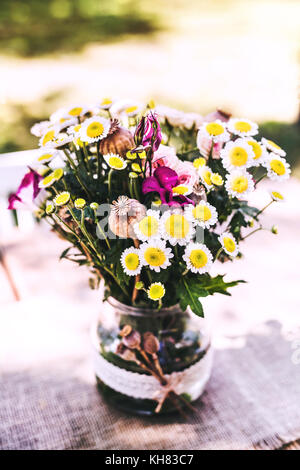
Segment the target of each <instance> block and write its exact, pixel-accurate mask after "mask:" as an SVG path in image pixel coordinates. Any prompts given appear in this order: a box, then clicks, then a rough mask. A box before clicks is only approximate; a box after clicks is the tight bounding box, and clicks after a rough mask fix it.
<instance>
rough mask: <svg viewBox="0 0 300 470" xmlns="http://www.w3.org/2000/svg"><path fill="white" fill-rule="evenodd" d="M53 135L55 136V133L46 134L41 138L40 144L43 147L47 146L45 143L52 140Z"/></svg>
mask: <svg viewBox="0 0 300 470" xmlns="http://www.w3.org/2000/svg"><path fill="white" fill-rule="evenodd" d="M54 135H55V132H54V131H53V130H52V131H48V132H46V134H45V135H44V137H43V141H42V144H43V145H45V144H47V142H50V141H51V140H53V139H54Z"/></svg>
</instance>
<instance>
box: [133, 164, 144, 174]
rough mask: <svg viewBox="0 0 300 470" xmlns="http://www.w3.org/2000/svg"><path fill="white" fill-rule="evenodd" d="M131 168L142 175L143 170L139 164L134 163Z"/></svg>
mask: <svg viewBox="0 0 300 470" xmlns="http://www.w3.org/2000/svg"><path fill="white" fill-rule="evenodd" d="M131 168H132V169H133V171H136V172H137V173H141V171H142V169H141V167H140V165H139V164H138V163H132V165H131Z"/></svg>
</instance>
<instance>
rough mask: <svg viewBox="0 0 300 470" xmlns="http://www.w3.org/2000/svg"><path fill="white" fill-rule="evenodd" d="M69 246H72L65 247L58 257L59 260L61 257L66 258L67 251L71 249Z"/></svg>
mask: <svg viewBox="0 0 300 470" xmlns="http://www.w3.org/2000/svg"><path fill="white" fill-rule="evenodd" d="M71 248H73V247H72V246H69V247H68V248H66V249H65V250H64V251H63V252H62V254H61V255H60V257H59V260H62V259H63V258H66V257H67V254H68V253H69V251H70V250H71Z"/></svg>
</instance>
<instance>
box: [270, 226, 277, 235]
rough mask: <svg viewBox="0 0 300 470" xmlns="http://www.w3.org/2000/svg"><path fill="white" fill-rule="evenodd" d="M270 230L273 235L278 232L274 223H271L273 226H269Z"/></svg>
mask: <svg viewBox="0 0 300 470" xmlns="http://www.w3.org/2000/svg"><path fill="white" fill-rule="evenodd" d="M271 232H272V233H274V235H277V234H278V227H277V226H276V225H273V227H272V228H271Z"/></svg>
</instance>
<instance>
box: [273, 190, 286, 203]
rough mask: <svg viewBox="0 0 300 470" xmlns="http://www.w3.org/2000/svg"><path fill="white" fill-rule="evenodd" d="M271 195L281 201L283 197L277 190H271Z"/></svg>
mask: <svg viewBox="0 0 300 470" xmlns="http://www.w3.org/2000/svg"><path fill="white" fill-rule="evenodd" d="M272 196H274V197H276V198H277V199H281V200H282V201H283V199H284V197H283V195H282V194H280V193H278V192H277V191H272Z"/></svg>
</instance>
